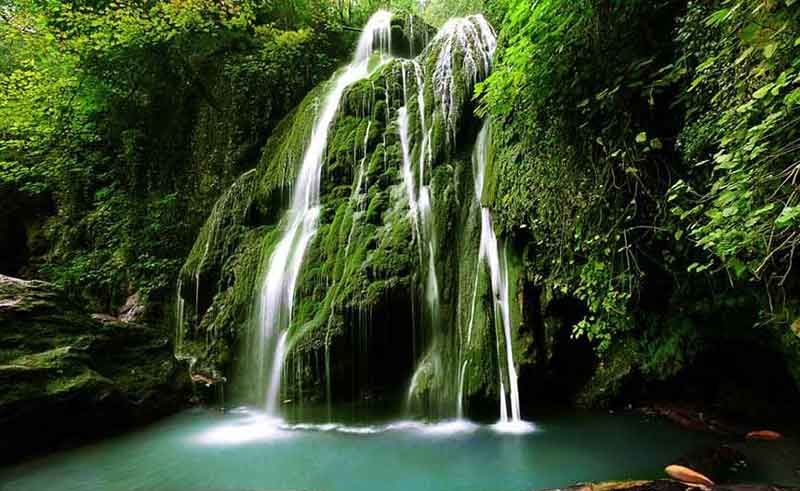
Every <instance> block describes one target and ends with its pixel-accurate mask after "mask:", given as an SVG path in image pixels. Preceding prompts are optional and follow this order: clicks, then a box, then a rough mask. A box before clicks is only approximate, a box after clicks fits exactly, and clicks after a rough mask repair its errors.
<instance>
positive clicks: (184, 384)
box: [0, 275, 191, 463]
mask: <svg viewBox="0 0 800 491" xmlns="http://www.w3.org/2000/svg"><path fill="white" fill-rule="evenodd" d="M190 387H191V384H190V381H189V376H188V373H187V371H186V370H185V368H184V367H183V366H182V365H181V364H179V363H178V362H177V361H176V360H175V358H174V356H173V353H172V346H171V344H170V341H169V339H168V338H167V336H166V335H165V332H164V330H163V329H157V328H154V327H150V326H147V325H142V324H137V323H123V322H119V321H114V320H112V319H103V321H102V322H100V321H99V320H96V319H93V318H92V317H91V316H90V315H89V314H88V313H87V312H85V311H84V310H83V309H82V308H81V307H80V306H77V305H75V304H74V303H72V302H70V301H69V299H67V297H66V296H65V295H64V294H63V292H61V291H59V290H58V289H57V288H56V287H55V286H53V285H51V284H48V283H45V282H41V281H24V280H20V279H17V278H11V277H8V276H3V275H0V434H2V435H3V437H2V438H0V463H6V462H11V461H14V460H17V459H19V458H21V457H23V456H25V455H27V454H30V453H34V452H38V451H43V450H49V449H51V448H55V447H60V446H63V445H65V444H70V443H78V442H80V441H84V440H86V439H88V438H94V437H100V436H104V435H108V434H110V433H113V432H116V431H119V430H121V429H124V428H126V427H130V426H131V425H134V424H141V423H144V422H147V421H150V420H153V419H155V418H158V417H161V416H165V415H167V414H171V413H173V412H175V411H177V410H178V409H180V408H182V407H183V406H184V403H185V401H186V400H187V398H188V394H189V392H190Z"/></svg>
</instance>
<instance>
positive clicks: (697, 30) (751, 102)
mask: <svg viewBox="0 0 800 491" xmlns="http://www.w3.org/2000/svg"><path fill="white" fill-rule="evenodd" d="M792 3H793V2H783V1H780V2H772V3H771V4H770V5H765V4H764V2H759V1H746V0H741V1H726V2H721V3H720V4H719V5H718V6H716V7H714V8H709V7H707V6H706V5H704V4H702V3H693V4H691V5H690V7H689V12H688V13H687V16H686V18H685V20H684V22H683V24H682V26H681V29H680V32H679V35H678V40H679V41H681V42H682V45H683V51H684V54H683V56H682V58H681V59H680V63H681V64H682V66H684V67H685V70H686V71H688V72H689V73H690V77H691V81H690V82H689V85H688V87H687V89H686V92H685V95H684V97H683V98H684V100H683V103H684V104H685V105H686V106H687V108H688V111H687V125H686V127H685V128H684V129H683V131H682V132H681V135H680V143H681V144H682V145H683V146H684V148H685V149H686V151H685V155H684V158H685V159H686V160H687V161H688V162H690V163H692V164H693V165H692V168H691V170H690V172H689V173H688V175H687V176H686V179H683V180H680V181H678V182H677V183H676V184H675V186H674V187H673V189H672V194H671V196H670V199H671V200H673V202H674V207H673V209H672V211H673V213H674V214H675V215H676V216H677V217H678V218H679V219H680V220H681V221H682V222H683V223H684V224H685V226H686V228H687V230H688V231H689V234H690V236H691V238H692V239H693V240H694V241H696V243H697V244H698V245H699V246H701V247H702V248H703V249H704V250H705V251H707V252H708V256H707V258H705V259H704V260H701V261H700V262H698V263H695V264H692V265H691V266H690V269H691V270H693V271H704V270H707V269H709V268H710V269H717V268H724V269H725V270H726V271H727V272H728V274H730V275H731V276H732V277H733V278H736V279H745V280H746V279H750V278H757V279H762V280H764V282H765V283H766V284H767V286H768V288H769V289H770V290H772V291H773V292H776V291H778V290H780V287H782V286H784V285H785V284H786V282H787V280H788V279H789V276H790V274H791V270H792V258H793V256H794V255H795V251H796V248H797V245H798V244H799V243H800V232H799V230H800V195H798V192H797V191H798V187H797V186H798V182H800V181H798V175H800V164H798V162H797V159H796V158H795V157H794V153H795V152H794V150H795V149H796V144H797V138H798V129H800V128H799V127H798V115H800V111H799V109H800V108H799V107H798V103H800V74H799V73H798V71H797V70H798V67H800V43H798V41H797V40H798V39H800V12H798V10H797V8H796V7H793V6H792V5H791V4H792ZM709 40H711V41H713V42H709Z"/></svg>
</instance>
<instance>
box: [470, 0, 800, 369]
mask: <svg viewBox="0 0 800 491" xmlns="http://www.w3.org/2000/svg"><path fill="white" fill-rule="evenodd" d="M792 3H793V2H791V1H789V2H785V1H774V2H762V1H757V0H723V1H715V2H688V3H686V2H677V1H674V2H672V1H663V2H639V1H630V2H617V1H601V0H585V1H579V2H566V1H560V0H549V1H541V2H537V3H536V4H535V5H533V6H531V5H530V4H529V3H528V2H523V1H510V2H508V6H507V7H508V11H507V15H506V16H505V19H504V21H503V25H502V31H501V33H502V34H501V39H500V46H499V50H498V56H497V63H496V67H495V70H494V73H493V75H492V76H491V77H490V78H489V80H488V81H487V82H485V83H484V84H482V86H481V87H480V92H481V97H482V100H481V110H482V111H483V112H484V113H485V114H486V115H488V116H490V117H492V118H494V119H495V120H496V121H498V122H499V123H500V124H497V125H495V128H496V130H497V135H496V145H497V146H498V147H499V149H500V150H499V151H498V155H499V159H498V161H499V163H498V164H496V166H495V167H496V168H495V169H494V171H493V174H494V179H495V181H496V182H495V183H493V184H491V183H490V184H489V186H488V189H489V190H490V191H491V194H492V197H491V198H490V200H491V201H492V204H493V206H494V208H495V212H496V214H497V217H498V221H499V222H500V223H501V224H502V225H503V226H504V228H505V229H506V230H507V231H509V232H511V233H513V234H515V235H517V236H521V237H524V240H525V241H526V242H528V243H530V244H531V254H530V257H531V259H530V260H529V262H528V270H529V274H528V275H529V278H530V281H533V282H535V283H538V284H541V285H543V286H544V287H546V288H549V289H552V290H556V291H560V292H561V293H562V294H564V295H571V296H574V297H577V298H578V299H580V300H581V301H582V303H583V304H584V305H585V307H586V308H587V311H588V313H587V314H586V316H585V317H584V318H583V319H582V320H581V321H580V322H578V323H577V324H576V325H575V327H574V333H575V334H576V335H581V336H587V337H588V338H589V339H591V340H593V341H595V343H596V345H597V346H598V347H599V348H600V352H601V353H604V352H605V353H606V356H607V357H613V356H615V355H614V353H615V352H618V349H617V348H614V346H615V345H618V344H620V343H621V342H622V341H620V340H623V339H624V340H626V341H624V343H627V344H631V343H633V344H631V347H630V349H629V350H628V351H627V352H628V353H629V356H627V357H626V358H627V359H629V360H632V363H635V364H636V365H638V368H639V369H640V370H641V372H642V373H644V374H645V375H646V376H648V377H651V378H664V377H669V376H672V375H674V374H676V373H677V372H678V371H679V370H680V369H682V367H684V366H686V364H688V363H690V362H691V360H692V358H693V357H694V356H695V355H696V353H697V352H698V350H700V349H701V346H702V345H703V343H704V342H705V341H707V338H708V337H713V336H716V334H715V333H716V332H717V330H718V327H717V326H718V325H719V324H724V322H723V321H722V319H725V318H726V312H727V311H729V310H731V309H734V308H735V309H738V310H737V311H738V312H739V321H740V322H742V323H744V324H748V323H749V325H750V326H752V325H753V324H760V323H764V322H765V321H766V322H771V323H772V324H773V325H774V326H776V327H779V330H780V332H783V330H785V326H786V325H787V315H785V312H786V311H787V309H788V310H789V311H792V310H793V309H795V310H796V305H797V298H798V284H797V279H796V276H797V275H796V274H794V275H793V267H794V264H793V262H794V261H793V259H794V258H795V257H796V245H797V242H798V240H800V232H798V229H800V223H799V222H798V220H800V211H798V210H800V207H798V204H799V203H798V200H799V199H800V195H798V193H797V175H798V172H800V168H798V166H797V162H796V158H794V153H796V152H794V150H796V142H797V137H798V128H797V122H798V117H797V114H796V113H797V102H798V100H800V99H799V98H798V94H800V89H798V86H797V84H798V82H800V78H799V77H798V75H797V73H796V70H797V67H798V66H800V51H798V50H800V42H798V39H800V32H798V29H800V12H798V11H797V9H796V6H793V5H792ZM759 280H760V281H761V282H763V283H764V284H765V285H766V286H767V288H766V289H764V288H763V287H761V286H759V285H758V284H757V283H756V282H758V281H759ZM742 298H747V299H749V300H747V301H746V302H744V304H743V305H742V302H741V301H740V300H741V299H742ZM789 317H791V316H789ZM731 324H737V326H738V323H731V322H728V325H731ZM721 328H729V326H724V327H721ZM737 329H741V326H739V327H737ZM736 332H744V331H736ZM764 334H765V335H771V331H764ZM630 353H634V354H635V355H631V354H630ZM634 356H635V358H632V357H634ZM626 373H627V372H626Z"/></svg>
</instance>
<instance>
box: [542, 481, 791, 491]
mask: <svg viewBox="0 0 800 491" xmlns="http://www.w3.org/2000/svg"><path fill="white" fill-rule="evenodd" d="M687 489H709V490H711V491H797V488H790V487H784V486H774V485H768V484H721V485H715V486H712V487H709V488H701V487H697V486H695V487H693V486H691V485H687V484H684V483H682V482H678V481H673V480H671V479H657V480H654V481H609V482H601V483H587V484H575V485H572V486H566V487H563V488H551V489H546V490H541V491H687Z"/></svg>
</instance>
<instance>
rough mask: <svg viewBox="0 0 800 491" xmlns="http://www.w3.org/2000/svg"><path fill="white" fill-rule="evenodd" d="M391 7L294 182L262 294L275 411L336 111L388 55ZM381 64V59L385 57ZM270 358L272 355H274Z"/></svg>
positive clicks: (337, 89)
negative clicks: (376, 56)
mask: <svg viewBox="0 0 800 491" xmlns="http://www.w3.org/2000/svg"><path fill="white" fill-rule="evenodd" d="M391 19H392V15H391V13H389V12H387V11H383V10H381V11H378V12H376V13H375V14H374V15H373V16H372V17H371V18H370V20H369V22H367V25H366V26H365V27H364V30H363V32H362V33H361V37H360V38H359V41H358V47H357V49H356V52H355V56H354V58H353V61H352V62H351V63H350V64H349V65H347V66H346V67H345V68H344V69H342V70H341V71H340V72H338V73H337V74H336V75H335V76H334V77H333V79H332V80H331V82H330V88H329V90H328V93H327V94H326V96H325V98H324V101H323V104H322V106H321V107H320V110H319V114H318V115H317V118H316V120H315V122H314V126H313V129H312V132H311V137H310V139H309V141H308V144H307V146H306V150H305V154H304V156H303V160H302V164H301V166H300V170H299V172H298V174H297V179H296V181H295V184H294V192H293V196H292V201H291V206H290V208H289V210H288V211H287V212H286V217H285V223H286V225H285V228H284V230H283V234H282V236H281V238H280V240H279V241H278V243H277V245H276V246H275V249H274V250H273V252H272V255H271V256H270V258H269V262H268V265H267V268H266V274H265V275H264V277H263V280H262V282H261V290H260V294H259V295H258V299H257V302H258V304H257V308H256V312H257V318H256V319H257V329H258V336H257V342H256V347H255V349H256V356H255V358H256V370H258V372H257V374H258V376H257V377H256V381H257V383H258V384H259V386H261V387H264V390H265V399H266V400H265V401H264V403H265V407H266V409H267V412H268V414H270V415H275V414H276V412H277V408H278V400H277V399H278V395H279V393H280V390H279V389H280V381H281V373H282V371H283V363H284V361H285V358H286V354H287V351H288V350H289V348H290V340H289V328H290V326H291V321H292V307H293V304H294V295H295V286H296V283H297V278H298V276H299V274H300V270H301V268H302V265H303V258H304V256H305V253H306V249H307V248H308V245H309V243H310V242H311V240H312V239H313V237H314V235H315V234H316V232H317V227H318V223H317V222H318V218H319V213H320V176H321V172H322V164H323V159H324V156H325V149H326V147H327V141H328V133H329V131H330V126H331V124H332V122H333V120H334V118H335V117H336V113H337V111H338V109H339V104H340V102H341V99H342V96H343V95H344V92H345V89H347V87H348V86H350V85H351V84H352V83H354V82H356V81H358V80H361V79H363V78H365V77H367V76H368V75H369V74H370V67H369V64H370V63H369V62H370V56H371V55H372V53H373V50H374V48H376V47H377V49H378V51H379V52H380V55H381V63H383V62H384V56H385V55H388V53H389V48H390V45H391ZM379 65H380V63H379ZM268 358H269V359H268Z"/></svg>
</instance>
